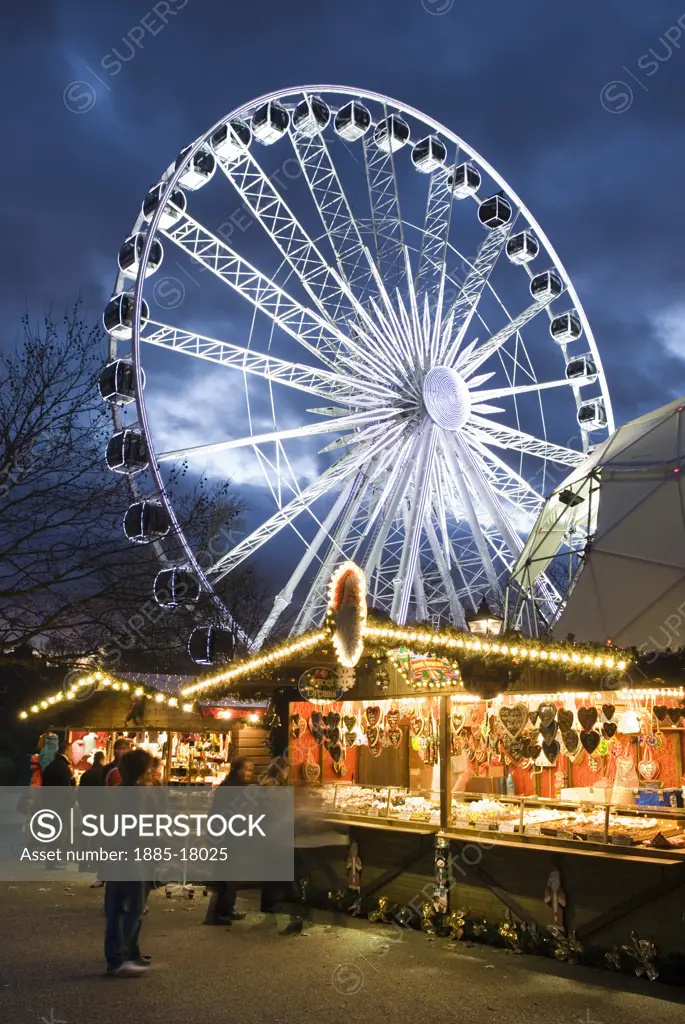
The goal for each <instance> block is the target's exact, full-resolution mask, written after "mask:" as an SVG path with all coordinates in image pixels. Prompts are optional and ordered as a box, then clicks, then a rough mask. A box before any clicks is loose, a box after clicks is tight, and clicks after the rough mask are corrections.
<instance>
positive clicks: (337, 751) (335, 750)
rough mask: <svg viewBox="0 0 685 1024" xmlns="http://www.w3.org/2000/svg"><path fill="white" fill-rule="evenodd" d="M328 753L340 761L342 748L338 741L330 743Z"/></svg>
mask: <svg viewBox="0 0 685 1024" xmlns="http://www.w3.org/2000/svg"><path fill="white" fill-rule="evenodd" d="M328 753H329V754H330V755H331V757H332V758H333V760H334V761H336V762H337V761H342V757H343V748H342V746H341V745H340V743H332V744H331V745H330V747H329V748H328Z"/></svg>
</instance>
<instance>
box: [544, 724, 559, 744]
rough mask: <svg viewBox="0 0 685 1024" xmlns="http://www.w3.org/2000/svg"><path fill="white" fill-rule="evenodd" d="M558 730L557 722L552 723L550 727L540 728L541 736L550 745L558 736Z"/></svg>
mask: <svg viewBox="0 0 685 1024" xmlns="http://www.w3.org/2000/svg"><path fill="white" fill-rule="evenodd" d="M558 728H559V726H558V725H557V723H556V722H550V724H549V725H542V726H540V735H541V736H542V738H543V740H546V741H547V742H548V743H549V742H551V741H552V740H553V739H554V737H555V736H556V734H557V730H558Z"/></svg>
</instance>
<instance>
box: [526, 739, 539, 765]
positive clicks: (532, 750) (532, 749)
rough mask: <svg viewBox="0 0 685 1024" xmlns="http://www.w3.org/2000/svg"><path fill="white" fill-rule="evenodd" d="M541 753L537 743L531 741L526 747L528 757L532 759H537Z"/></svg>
mask: <svg viewBox="0 0 685 1024" xmlns="http://www.w3.org/2000/svg"><path fill="white" fill-rule="evenodd" d="M541 753H542V747H541V746H540V744H539V743H531V745H530V746H529V747H528V757H529V758H530V759H531V760H532V761H537V759H538V758H539V756H540V754H541Z"/></svg>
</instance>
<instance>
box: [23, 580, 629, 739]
mask: <svg viewBox="0 0 685 1024" xmlns="http://www.w3.org/2000/svg"><path fill="white" fill-rule="evenodd" d="M360 593H363V591H360ZM360 626H361V629H360V633H361V636H362V637H363V640H365V641H369V640H372V641H377V642H380V643H381V644H383V645H384V646H385V645H386V644H392V643H397V644H401V645H410V646H411V647H413V648H415V649H419V650H429V651H431V652H432V653H433V654H435V655H438V656H444V657H445V658H446V659H447V660H448V662H449V664H451V665H452V667H453V668H455V669H458V668H459V653H460V652H462V653H465V652H468V653H469V655H470V656H483V657H488V656H495V657H498V658H505V659H509V660H511V662H512V664H517V665H518V664H521V663H525V662H527V663H530V664H533V665H534V664H540V665H552V666H554V665H557V666H566V667H570V668H572V667H575V666H577V668H579V669H582V670H583V671H585V672H588V673H590V674H592V673H597V672H602V671H607V670H608V671H616V672H625V671H626V669H627V668H628V667H629V665H630V664H631V662H630V658H629V657H628V656H627V655H626V654H625V653H624V652H619V651H617V650H613V649H611V652H610V653H607V654H600V653H595V652H593V653H588V652H579V651H577V650H576V649H574V648H573V647H572V646H570V645H564V644H543V643H541V642H536V643H532V642H525V641H523V642H521V641H518V640H517V641H515V642H513V643H512V642H509V641H500V640H496V639H493V640H488V639H480V638H473V637H472V636H471V635H470V634H458V633H449V634H447V633H431V632H429V631H427V630H425V629H420V628H406V627H399V626H392V625H387V626H386V625H383V626H374V625H373V624H371V623H369V622H367V621H362V623H361V624H360ZM334 634H335V624H334V622H333V621H332V620H331V618H329V620H328V621H327V625H326V628H324V629H319V630H314V631H312V632H310V633H306V634H303V635H302V636H300V637H298V638H297V639H296V640H292V641H290V642H288V643H285V644H281V645H280V646H277V647H274V648H273V649H272V650H270V651H268V652H265V653H260V654H256V655H254V656H252V657H249V658H246V659H245V660H243V662H241V663H238V664H233V665H231V667H230V668H227V669H224V670H222V671H221V672H218V673H216V674H215V675H212V676H209V677H208V678H206V679H200V680H198V681H197V682H195V683H192V684H190V685H188V686H184V687H183V688H182V689H181V691H180V696H181V697H185V698H187V697H190V696H194V695H196V694H199V693H204V692H205V691H207V690H210V689H213V688H215V687H217V686H220V685H225V684H226V683H233V682H236V681H238V680H240V679H245V678H247V677H249V676H252V675H255V674H256V673H258V672H260V671H262V670H267V671H271V670H273V669H274V668H276V667H277V666H279V665H281V664H282V663H284V662H286V660H287V659H288V658H291V657H292V656H293V655H295V654H303V653H305V652H307V651H312V650H313V649H314V648H315V647H317V646H319V645H320V644H324V643H326V642H331V640H332V639H333V638H334ZM360 653H361V647H359V654H360ZM387 653H388V655H390V651H388V652H387ZM395 664H397V663H395ZM397 667H398V668H399V666H397ZM94 684H96V685H98V687H99V686H101V687H112V689H113V690H117V689H122V690H130V691H131V693H132V695H133V696H136V697H138V696H139V697H147V698H148V699H152V700H154V701H156V702H157V703H167V705H168V706H169V707H171V708H174V707H179V706H180V707H181V708H182V710H183V711H186V712H190V711H192V710H194V708H195V705H194V703H192V702H184V703H180V702H179V698H178V697H175V696H170V695H168V694H166V693H161V692H159V691H154V690H153V691H151V690H148V689H147V688H145V687H144V686H140V685H136V684H134V683H130V682H126V681H123V680H117V679H113V678H112V677H110V676H106V675H104V674H102V673H99V672H95V673H93V674H91V675H89V676H84V677H83V678H82V679H79V680H77V681H76V682H75V683H74V684H73V685H72V687H71V689H70V690H68V691H67V692H63V691H58V692H57V693H54V694H52V695H51V696H49V697H46V698H45V699H43V700H40V701H38V702H37V703H35V705H33V706H32V707H31V708H29V709H27V710H25V711H23V712H20V713H19V718H23V719H26V718H28V717H29V716H30V715H35V714H39V713H40V712H42V711H46V710H47V709H48V708H50V707H51V706H53V705H55V703H58V702H59V701H61V700H73V699H76V698H77V696H78V693H79V690H80V689H82V688H83V687H86V686H92V685H94ZM429 685H430V684H429ZM433 685H434V686H435V687H438V688H440V687H443V686H451V685H454V683H449V682H444V683H435V684H433ZM431 688H432V687H431Z"/></svg>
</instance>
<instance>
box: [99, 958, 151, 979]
mask: <svg viewBox="0 0 685 1024" xmlns="http://www.w3.org/2000/svg"><path fill="white" fill-rule="evenodd" d="M149 968H150V965H149V964H145V965H143V964H138V963H134V962H133V960H125V961H124V962H123V964H120V965H119V967H108V968H107V973H108V974H109V976H110V977H112V978H134V977H136V975H138V974H145V972H146V971H147V970H149Z"/></svg>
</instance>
